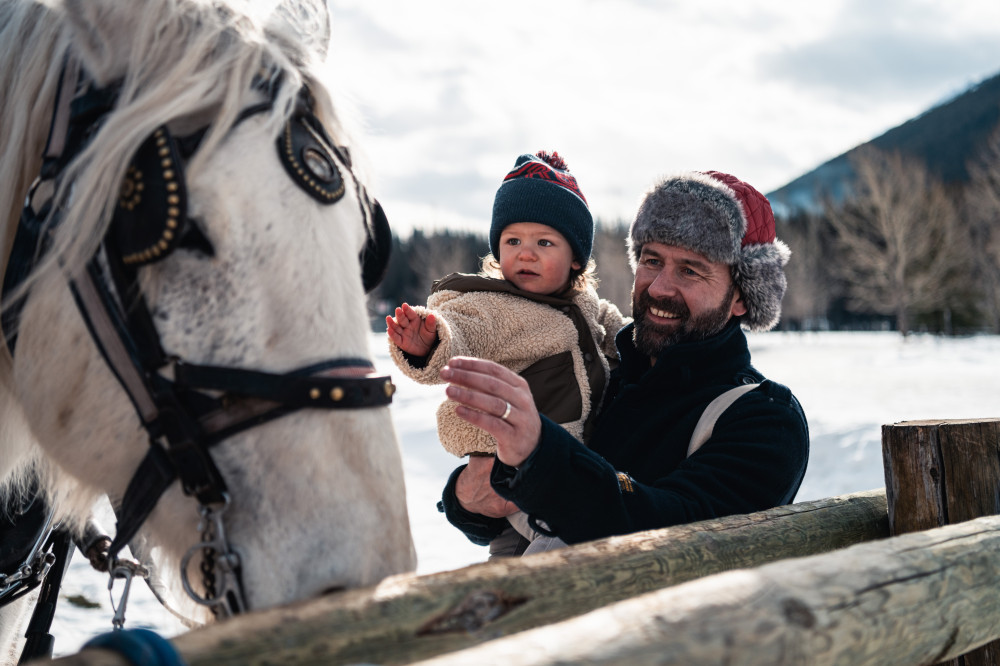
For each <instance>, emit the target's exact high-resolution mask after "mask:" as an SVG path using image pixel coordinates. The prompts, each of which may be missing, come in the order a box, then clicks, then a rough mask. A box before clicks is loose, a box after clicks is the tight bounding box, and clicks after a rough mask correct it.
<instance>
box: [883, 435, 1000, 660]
mask: <svg viewBox="0 0 1000 666" xmlns="http://www.w3.org/2000/svg"><path fill="white" fill-rule="evenodd" d="M882 459H883V462H884V464H885V489H886V499H887V501H888V511H889V533H890V534H891V535H893V536H896V535H899V534H905V533H907V532H916V531H921V530H928V529H932V528H934V527H939V526H942V525H950V524H954V523H960V522H964V521H967V520H972V519H973V518H978V517H980V516H988V515H994V514H1000V419H977V420H971V421H966V420H949V421H905V422H902V423H896V424H894V425H886V426H882ZM946 663H947V664H948V665H949V666H980V665H981V664H982V665H986V664H990V665H997V664H1000V641H995V642H993V643H989V644H987V645H984V646H983V647H981V648H979V649H977V650H974V651H972V652H969V653H966V654H964V655H962V656H960V657H958V658H956V659H954V660H951V661H949V662H946Z"/></svg>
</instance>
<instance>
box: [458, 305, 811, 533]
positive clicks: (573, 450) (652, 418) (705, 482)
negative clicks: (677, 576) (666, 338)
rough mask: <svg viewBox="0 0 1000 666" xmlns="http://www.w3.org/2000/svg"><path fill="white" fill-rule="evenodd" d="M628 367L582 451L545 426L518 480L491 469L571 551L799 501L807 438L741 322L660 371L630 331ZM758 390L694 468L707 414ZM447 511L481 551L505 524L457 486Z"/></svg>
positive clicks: (497, 465) (620, 371)
mask: <svg viewBox="0 0 1000 666" xmlns="http://www.w3.org/2000/svg"><path fill="white" fill-rule="evenodd" d="M617 344H618V349H619V352H620V356H621V363H620V365H619V367H618V368H617V369H616V370H615V371H614V373H612V378H611V383H610V386H609V388H608V396H607V399H606V400H605V406H604V407H602V408H601V412H600V414H599V415H598V417H597V420H596V423H595V426H594V431H593V435H592V436H591V437H590V438H589V439H588V440H587V444H588V446H586V447H585V446H582V445H581V444H580V443H579V442H577V441H576V440H575V439H573V438H572V437H569V436H568V435H567V434H566V432H565V431H563V430H562V429H561V428H559V427H558V426H556V425H555V424H554V423H552V422H551V421H549V420H548V419H546V418H542V432H541V436H540V438H539V443H538V447H537V448H536V449H535V451H534V452H533V453H532V454H531V455H530V456H528V458H527V459H526V460H525V461H524V462H522V463H521V465H520V466H519V467H517V468H516V469H515V468H513V467H510V466H508V465H504V464H503V463H501V462H500V461H499V460H496V461H494V463H493V473H492V477H491V482H492V486H493V488H494V490H496V491H497V492H498V493H499V494H500V495H501V496H503V497H505V498H506V499H509V500H511V501H512V502H514V504H516V505H517V506H518V508H520V509H521V510H522V511H524V512H525V513H527V514H529V515H530V516H532V517H533V518H534V519H535V520H536V521H539V520H540V521H543V522H544V523H545V524H546V525H548V527H549V528H550V529H551V531H552V532H554V533H555V535H556V536H558V537H559V538H561V539H562V540H563V541H565V542H566V543H579V542H581V541H589V540H591V539H598V538H602V537H606V536H611V535H614V534H627V533H630V532H636V531H639V530H647V529H654V528H660V527H668V526H670V525H678V524H683V523H690V522H694V521H698V520H707V519H709V518H717V517H721V516H727V515H732V514H741V513H750V512H754V511H762V510H764V509H769V508H772V507H775V506H780V505H783V504H788V503H790V502H792V501H793V499H794V498H795V493H796V492H797V491H798V488H799V484H800V483H801V482H802V477H803V475H804V474H805V471H806V463H807V461H808V459H809V429H808V426H807V423H806V417H805V414H804V413H803V411H802V407H801V406H800V405H799V402H798V401H797V400H796V399H795V397H794V396H793V395H792V393H791V391H789V390H788V388H786V387H785V386H782V385H781V384H778V383H777V382H774V381H769V380H766V379H765V378H764V377H763V376H762V375H761V374H760V372H758V371H757V369H755V368H754V367H753V366H752V365H751V363H750V352H749V350H748V348H747V340H746V337H745V336H744V334H743V331H742V330H740V326H739V324H738V323H736V322H731V323H730V324H729V325H728V326H727V327H726V328H725V329H724V330H723V331H722V332H720V333H719V334H717V335H715V336H712V337H710V338H707V339H705V340H701V341H698V342H689V343H682V344H677V345H672V346H670V347H667V348H666V349H664V351H663V352H662V353H661V354H660V356H659V357H658V358H657V361H656V365H654V366H652V367H650V363H649V357H648V356H646V355H644V354H641V353H640V352H639V351H638V350H636V348H635V345H634V344H633V342H632V327H631V326H629V327H626V328H624V329H623V330H622V331H620V332H619V333H618V336H617ZM758 383H759V384H760V386H758V387H757V388H756V389H754V390H752V391H750V392H749V393H746V394H744V395H743V396H742V397H740V398H739V399H738V400H737V401H736V402H734V403H733V405H732V406H731V407H730V408H729V409H727V410H726V411H725V412H724V413H723V414H722V415H721V416H720V417H719V419H718V421H716V423H715V428H714V430H713V431H712V435H711V437H710V438H709V439H708V441H707V442H706V443H705V444H704V445H703V446H702V447H701V448H700V449H698V450H697V451H696V452H695V453H694V454H692V455H691V456H690V457H688V456H687V448H688V443H689V442H690V440H691V434H692V433H693V432H694V429H695V424H696V423H697V422H698V420H699V419H700V418H701V415H702V413H703V412H704V411H705V408H706V407H707V406H708V405H709V403H711V402H712V400H714V399H715V398H716V397H717V396H719V395H720V394H722V393H723V392H725V391H727V390H729V389H731V388H734V387H736V386H739V385H741V384H758ZM463 469H464V465H463V466H462V467H459V468H458V469H456V470H455V471H454V472H453V473H452V476H451V478H450V479H449V481H448V484H447V486H446V487H445V491H444V495H443V498H442V502H441V504H440V508H441V509H442V510H443V511H444V512H445V515H446V516H447V518H448V520H449V521H450V522H451V523H452V524H453V525H455V526H456V527H458V528H459V529H461V530H462V531H463V532H465V534H466V535H467V536H468V537H469V539H470V540H472V541H473V542H474V543H478V544H485V543H489V541H490V540H491V539H493V538H494V537H495V536H496V535H497V534H499V533H500V532H501V531H502V530H503V529H505V527H506V521H505V520H504V519H495V518H489V517H487V516H482V515H479V514H475V513H471V512H468V511H466V510H464V509H463V508H462V507H461V505H460V504H459V503H458V500H457V498H456V497H455V484H456V482H457V479H458V475H459V474H460V473H461V471H462V470H463Z"/></svg>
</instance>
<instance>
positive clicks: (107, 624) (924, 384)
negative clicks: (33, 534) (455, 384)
mask: <svg viewBox="0 0 1000 666" xmlns="http://www.w3.org/2000/svg"><path fill="white" fill-rule="evenodd" d="M372 345H373V349H374V350H375V353H376V364H377V365H378V367H379V369H380V370H382V371H386V372H391V373H392V375H393V378H394V381H395V382H396V384H397V385H398V387H399V390H398V392H397V393H396V396H395V399H394V402H393V407H392V409H393V413H394V418H395V423H396V429H397V432H398V433H399V438H400V444H401V446H402V450H403V456H404V464H405V468H406V486H407V498H408V504H409V510H410V521H411V523H412V526H413V535H414V539H415V541H416V547H417V554H418V557H419V560H420V562H419V566H418V572H420V573H431V572H435V571H442V570H447V569H454V568H458V567H462V566H465V565H467V564H472V563H475V562H481V561H483V560H484V559H485V556H486V551H485V549H484V548H480V547H477V546H474V545H472V544H471V543H469V542H468V541H467V540H466V539H465V537H463V536H462V535H461V534H459V532H458V531H457V530H455V529H453V528H452V527H450V526H449V525H448V524H447V523H446V522H445V520H444V518H443V517H442V516H441V514H439V513H438V512H437V510H436V508H435V503H436V502H437V500H438V498H439V496H440V492H441V488H442V487H443V485H444V482H445V480H446V479H447V476H448V474H449V473H450V472H451V470H452V469H453V468H454V467H455V466H456V465H457V464H458V460H457V459H456V458H454V457H452V456H451V455H450V454H448V453H447V452H445V451H444V450H443V449H442V448H441V446H440V445H439V444H438V442H437V438H436V434H435V420H434V412H435V409H436V407H437V404H438V402H439V401H440V400H441V399H442V396H443V387H440V386H431V387H428V386H421V385H419V384H415V383H413V382H411V381H409V380H408V379H406V378H405V377H404V376H402V374H401V373H399V372H395V368H394V367H393V366H392V363H391V361H390V360H389V356H388V353H387V351H386V349H385V342H384V337H383V336H382V335H377V334H375V335H373V340H372ZM750 346H751V350H752V352H753V360H754V364H755V365H756V366H757V368H758V369H760V370H761V371H762V372H763V373H764V374H765V375H767V376H768V377H769V378H771V379H774V380H775V381H779V382H782V383H784V384H787V385H788V386H789V387H791V388H792V390H793V392H794V393H795V394H796V396H797V397H798V398H799V400H800V401H801V402H802V405H803V407H804V408H805V411H806V415H807V417H808V419H809V427H810V432H811V442H812V453H811V456H810V461H809V470H808V472H807V474H806V478H805V481H804V482H803V484H802V489H801V491H800V492H799V496H798V497H797V500H798V501H805V500H812V499H819V498H822V497H830V496H833V495H841V494H845V493H850V492H855V491H860V490H871V489H873V488H880V487H882V486H884V485H885V481H884V478H883V474H882V452H881V426H882V425H883V424H888V423H895V422H898V421H906V420H916V419H935V418H941V419H954V418H982V417H996V416H1000V372H998V370H997V369H998V368H1000V337H995V336H981V337H972V338H959V339H947V338H938V337H931V336H913V337H911V338H909V339H906V340H903V339H902V338H901V337H900V336H899V335H898V334H893V333H763V334H754V335H751V336H750ZM107 522H108V523H109V524H113V521H107ZM118 590H120V583H119V585H118V586H116V592H117V591H118ZM68 598H76V600H77V604H76V605H74V604H73V603H70V602H69V601H68ZM80 599H85V600H88V601H90V602H93V603H94V604H97V607H94V608H84V607H82V606H81V605H79V604H80ZM111 615H112V611H111V609H110V602H109V599H108V592H107V580H106V578H103V577H101V576H99V575H98V574H96V573H95V572H93V571H92V570H91V569H90V568H89V565H87V564H86V563H85V562H84V561H83V558H82V557H80V556H79V555H77V557H76V558H75V559H74V561H73V564H72V565H71V568H70V571H69V573H68V575H67V577H66V580H65V581H64V586H63V591H62V598H61V600H60V603H59V607H58V611H57V615H56V620H55V623H54V626H53V630H52V631H53V633H54V635H55V637H56V648H55V649H56V654H57V655H59V654H66V653H70V652H75V651H76V650H78V649H79V647H80V645H81V644H82V643H83V642H84V641H86V640H87V639H88V638H90V637H92V636H94V635H96V634H99V633H103V632H105V631H108V630H110V628H111ZM127 618H128V624H127V625H126V626H128V627H131V628H135V627H140V626H142V627H149V628H152V629H154V630H156V631H159V632H160V633H162V634H163V635H166V636H172V635H175V634H177V633H179V632H181V631H183V627H182V626H181V625H180V623H178V622H177V621H176V620H174V618H173V617H172V616H170V615H169V614H168V613H167V612H166V611H165V610H164V609H163V608H162V607H161V606H160V605H159V604H158V603H157V602H156V601H155V600H154V599H153V597H152V595H151V594H150V593H149V591H148V590H146V589H145V587H144V586H143V585H141V584H140V585H136V586H135V587H134V591H133V594H132V597H131V599H130V601H129V604H128V614H127Z"/></svg>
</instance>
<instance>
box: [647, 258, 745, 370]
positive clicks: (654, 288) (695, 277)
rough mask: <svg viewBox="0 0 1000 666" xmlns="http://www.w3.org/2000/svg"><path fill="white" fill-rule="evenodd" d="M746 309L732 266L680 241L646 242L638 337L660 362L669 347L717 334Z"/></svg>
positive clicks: (650, 355) (648, 351)
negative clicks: (705, 255) (678, 243)
mask: <svg viewBox="0 0 1000 666" xmlns="http://www.w3.org/2000/svg"><path fill="white" fill-rule="evenodd" d="M746 311H747V310H746V307H744V305H743V300H742V298H741V297H740V294H739V292H738V290H737V289H736V285H735V284H734V283H733V278H732V276H731V275H730V273H729V266H727V265H726V264H723V263H719V262H714V261H709V260H708V259H707V258H706V257H704V256H703V255H701V254H698V253H697V252H694V251H692V250H687V249H684V248H681V247H676V246H674V245H665V244H663V243H656V242H650V243H646V244H645V245H643V246H642V253H641V254H640V255H639V263H638V266H637V268H636V271H635V283H634V284H633V286H632V316H633V318H634V319H635V333H634V339H635V346H636V349H638V350H639V351H640V352H642V353H643V354H646V355H647V356H649V357H650V358H651V359H652V360H653V361H654V362H655V360H656V357H657V356H659V354H660V352H661V351H662V350H663V349H664V348H666V347H669V346H670V345H675V344H678V343H680V342H692V341H696V340H703V339H705V338H707V337H710V336H712V335H715V334H716V333H718V332H719V331H721V330H722V329H723V328H724V327H725V326H726V323H728V322H729V319H730V318H731V317H734V316H740V315H742V314H745V313H746Z"/></svg>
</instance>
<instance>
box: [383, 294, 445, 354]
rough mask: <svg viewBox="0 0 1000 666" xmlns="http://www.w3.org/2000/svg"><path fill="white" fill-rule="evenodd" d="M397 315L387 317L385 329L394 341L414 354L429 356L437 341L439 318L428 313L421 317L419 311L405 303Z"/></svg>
mask: <svg viewBox="0 0 1000 666" xmlns="http://www.w3.org/2000/svg"><path fill="white" fill-rule="evenodd" d="M395 315H396V316H395V317H392V316H388V317H386V318H385V331H386V333H388V335H389V339H390V340H392V343H393V344H394V345H396V346H397V347H399V348H400V349H402V350H403V351H405V352H406V353H407V354H413V355H414V356H427V354H428V352H430V350H431V347H433V346H434V343H435V341H437V337H438V336H437V318H436V317H435V316H434V315H433V314H428V315H427V316H426V317H424V318H421V317H420V315H419V314H417V311H416V310H414V309H413V308H411V307H410V306H409V305H408V304H406V303H403V304H402V305H401V306H399V307H398V308H396V312H395Z"/></svg>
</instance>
